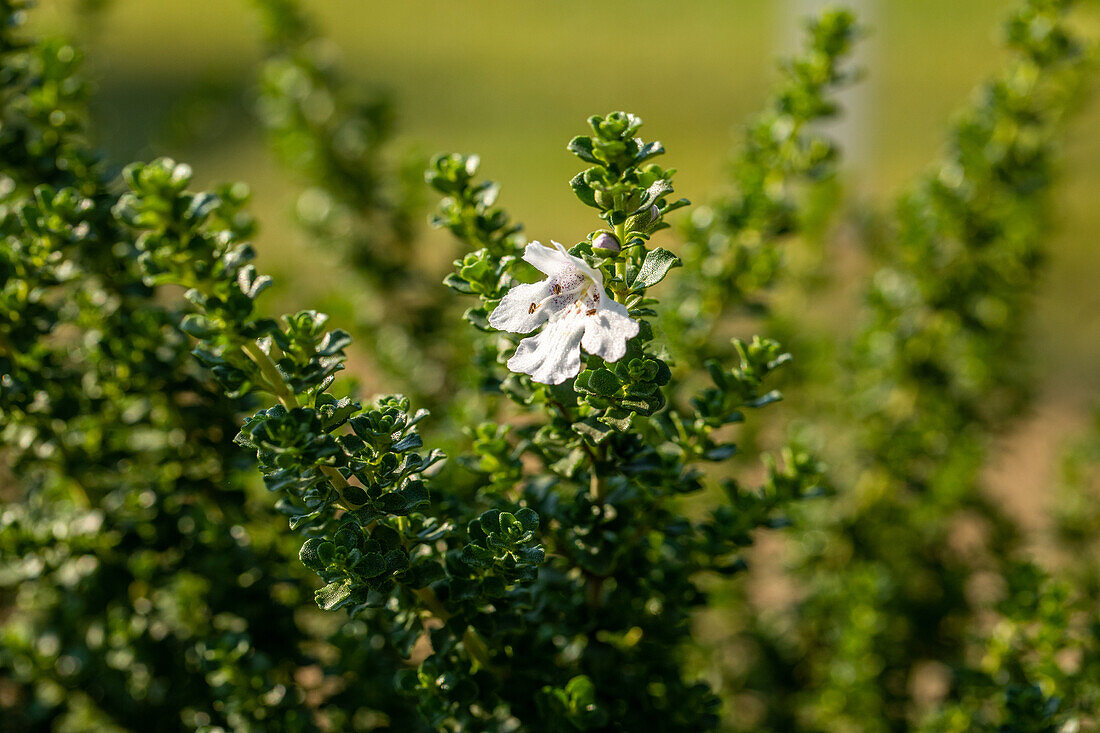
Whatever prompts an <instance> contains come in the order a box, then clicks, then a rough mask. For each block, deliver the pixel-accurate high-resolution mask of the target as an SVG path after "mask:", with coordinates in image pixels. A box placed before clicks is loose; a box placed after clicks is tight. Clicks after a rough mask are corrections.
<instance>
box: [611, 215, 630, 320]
mask: <svg viewBox="0 0 1100 733" xmlns="http://www.w3.org/2000/svg"><path fill="white" fill-rule="evenodd" d="M626 234H627V231H626V222H625V221H624V222H622V223H621V224H616V225H615V239H617V240H619V257H618V259H616V260H615V277H616V278H618V279H619V281H620V282H622V286H621V287H615V288H613V290H614V296H615V300H618V301H619V302H620V303H621V302H623V300H624V299H625V298H626V293H627V290H626V260H625V259H623V258H624V257H625V255H626Z"/></svg>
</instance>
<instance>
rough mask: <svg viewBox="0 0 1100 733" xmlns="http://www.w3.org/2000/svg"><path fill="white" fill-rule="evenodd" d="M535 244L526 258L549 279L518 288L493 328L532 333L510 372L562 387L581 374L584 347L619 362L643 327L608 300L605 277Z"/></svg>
mask: <svg viewBox="0 0 1100 733" xmlns="http://www.w3.org/2000/svg"><path fill="white" fill-rule="evenodd" d="M551 244H553V245H554V248H553V249H551V248H550V247H544V246H543V245H541V244H539V243H538V242H531V243H530V244H528V245H527V249H526V251H525V252H524V253H523V259H525V260H527V261H528V262H530V263H531V264H532V265H534V266H535V267H536V268H538V269H539V270H540V271H542V272H544V273H546V275H547V278H546V279H545V280H543V281H541V282H537V283H531V284H524V285H516V286H515V287H513V288H512V289H511V290H509V291H508V293H507V294H506V295H505V296H504V299H503V300H501V301H500V305H498V306H497V307H496V310H494V311H493V312H492V313H491V314H490V315H489V325H490V326H492V327H493V328H499V329H500V330H502V331H511V332H512V333H530V332H531V331H534V330H535V329H536V328H538V327H539V326H540V325H541V324H542V323H543V322H546V327H545V328H543V329H542V331H540V332H539V333H537V334H535V335H534V336H530V337H528V338H525V339H523V341H520V342H519V346H518V347H517V348H516V353H515V354H514V355H513V356H512V358H511V359H509V360H508V368H509V369H511V370H512V371H515V372H523V373H525V374H530V375H531V379H533V380H534V381H536V382H541V383H542V384H561V383H562V382H564V381H565V380H567V379H571V378H572V377H575V376H577V374H578V373H579V372H580V370H581V347H582V346H583V347H584V350H585V351H587V352H588V353H590V354H595V355H597V356H599V357H601V358H602V359H603V360H604V361H609V362H610V361H618V360H619V359H621V358H622V357H623V354H625V353H626V342H627V341H629V340H630V339H632V338H634V337H635V336H637V335H638V324H637V322H636V321H634V320H632V319H631V318H630V316H629V315H627V310H626V306H624V305H623V304H621V303H617V302H615V301H614V300H612V299H611V298H609V297H607V293H605V292H604V289H603V274H602V273H601V272H600V271H599V270H594V269H592V268H591V267H589V266H588V264H587V263H586V262H585V261H584V260H582V259H581V258H579V257H574V256H573V255H571V254H569V253H568V252H566V251H565V247H562V246H561V245H560V244H558V243H557V242H551Z"/></svg>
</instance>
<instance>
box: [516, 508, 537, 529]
mask: <svg viewBox="0 0 1100 733" xmlns="http://www.w3.org/2000/svg"><path fill="white" fill-rule="evenodd" d="M516 519H518V520H519V521H520V524H522V525H523V528H524V529H525V530H527V531H528V532H534V531H535V530H537V529H538V528H539V513H538V512H536V511H535V510H534V509H532V508H531V507H527V506H525V507H523V508H522V509H520V510H519V511H517V512H516Z"/></svg>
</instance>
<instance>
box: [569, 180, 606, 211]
mask: <svg viewBox="0 0 1100 733" xmlns="http://www.w3.org/2000/svg"><path fill="white" fill-rule="evenodd" d="M569 187H570V188H572V189H573V193H575V194H577V198H579V199H580V200H581V203H584V204H587V205H588V206H591V207H592V208H594V209H600V208H602V207H601V206H600V205H599V204H597V203H596V192H595V191H594V190H592V187H591V186H589V185H588V183H587V182H586V181H585V180H584V172H583V171H582V172H581V173H578V174H577V175H575V176H573V180H571V181H570V182H569Z"/></svg>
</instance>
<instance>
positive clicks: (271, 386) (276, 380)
mask: <svg viewBox="0 0 1100 733" xmlns="http://www.w3.org/2000/svg"><path fill="white" fill-rule="evenodd" d="M241 350H242V351H243V352H244V353H245V355H246V356H247V357H248V358H249V359H251V360H252V361H253V362H255V363H256V366H257V367H259V369H260V374H261V375H263V378H264V381H265V382H266V384H265V385H264V386H266V387H267V388H268V391H270V392H271V394H273V395H274V396H275V399H277V400H278V401H279V404H281V405H282V406H283V407H285V408H286V409H287V410H293V409H294V408H295V407H301V405H299V404H298V397H297V396H296V395H295V394H294V392H293V390H291V389H290V385H288V384H287V383H286V380H285V379H283V375H282V374H280V373H279V370H278V368H276V366H275V362H274V361H272V360H271V356H270V355H269V354H268V353H267V352H266V351H264V350H263V349H261V348H260V345H259V343H257V342H256V341H246V342H245V343H244V344H243V345H242V346H241ZM318 468H320V469H321V473H323V474H325V478H327V479H328V480H329V483H330V484H332V487H333V488H334V489H336V493H337V494H339V495H340V501H339V502H338V504H339V506H340V508H341V509H343V510H344V511H351V510H352V509H355V508H356V507H357V506H359V505H358V503H357V502H354V501H351V500H350V499H348V498H347V495H346V494H345V493H344V492H345V490H346V489H347V488H349V486H350V484H349V483H348V480H347V479H346V478H344V476H343V474H341V473H340V472H339V471H338V470H336V469H335V468H334V467H332V466H318Z"/></svg>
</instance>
